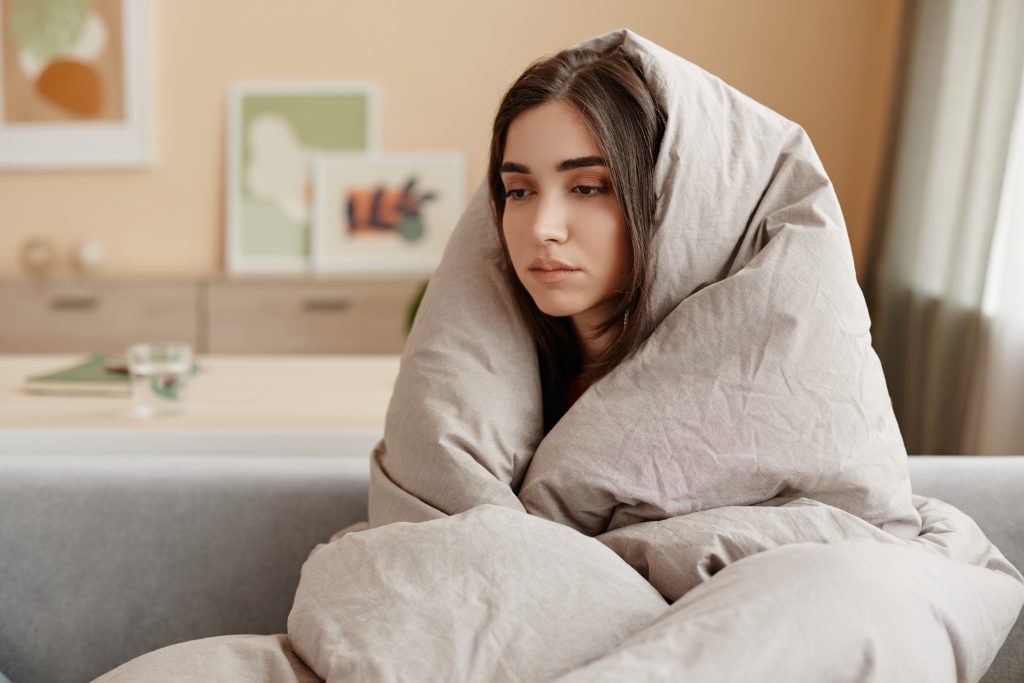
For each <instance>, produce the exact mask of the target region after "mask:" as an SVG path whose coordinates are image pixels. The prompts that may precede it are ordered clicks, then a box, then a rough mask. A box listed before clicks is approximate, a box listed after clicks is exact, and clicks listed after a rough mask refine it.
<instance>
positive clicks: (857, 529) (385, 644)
mask: <svg viewBox="0 0 1024 683" xmlns="http://www.w3.org/2000/svg"><path fill="white" fill-rule="evenodd" d="M586 45H588V46H591V47H609V46H613V45H621V46H622V47H623V49H625V50H627V51H628V52H629V53H630V54H631V55H632V56H633V57H634V58H635V59H636V60H637V61H638V62H639V63H640V65H641V67H642V69H643V71H644V74H645V78H646V79H647V81H648V83H649V84H650V85H651V88H652V90H653V91H654V93H655V96H656V97H657V99H658V101H659V103H660V105H661V107H662V109H663V111H664V112H665V114H666V117H667V130H666V135H665V139H664V143H663V146H662V149H661V153H660V157H659V163H658V168H657V182H658V185H659V193H660V196H659V207H660V208H659V218H658V223H659V227H658V233H657V238H656V242H655V258H654V268H655V284H654V290H653V297H652V301H653V303H652V305H653V311H652V312H653V315H654V319H655V321H656V326H655V327H654V329H653V330H652V332H651V335H650V337H649V339H648V340H647V341H646V343H645V344H644V346H643V347H642V348H641V350H640V351H639V352H638V353H637V354H636V355H635V356H633V357H632V358H630V359H629V360H627V361H626V362H624V363H623V364H622V365H621V366H619V367H618V368H617V369H616V370H615V371H613V372H612V373H611V374H610V375H608V376H607V377H605V378H604V379H602V380H601V381H600V382H598V383H597V384H595V385H594V386H592V387H591V388H590V389H589V390H588V391H587V392H586V393H585V394H584V395H583V396H582V397H581V398H580V400H579V401H578V402H577V403H576V404H575V405H574V406H573V407H572V408H571V409H570V411H569V412H568V413H567V414H566V415H565V417H564V418H563V419H562V420H561V421H560V422H559V423H558V424H557V425H556V426H555V427H554V429H553V430H552V431H551V432H550V433H548V434H547V435H546V436H544V435H543V433H542V415H541V405H540V386H539V379H538V370H537V361H536V357H535V353H534V351H533V347H532V344H531V342H530V339H529V338H528V336H527V333H526V331H525V328H524V327H523V325H522V324H521V322H520V320H519V319H518V317H517V313H516V311H515V308H514V305H513V303H512V299H511V295H510V294H509V293H508V292H507V291H506V289H505V285H504V282H503V279H502V274H501V271H500V268H501V265H500V264H501V261H500V258H499V257H500V251H499V250H500V246H499V242H498V239H497V233H496V230H495V227H494V225H493V223H492V220H491V217H490V213H489V209H488V206H487V197H486V194H485V191H484V188H481V190H480V191H478V192H477V194H476V196H475V197H474V198H473V200H472V201H471V204H470V206H469V208H468V209H467V211H466V213H465V215H464V217H463V219H462V221H461V222H460V224H459V226H458V228H457V229H456V232H455V234H454V235H453V237H452V239H451V241H450V242H449V246H448V250H447V252H446V254H445V257H444V260H443V263H442V265H441V268H440V269H439V270H438V272H437V273H436V275H435V276H434V277H433V279H432V280H431V285H430V288H429V290H428V292H427V296H426V298H425V300H424V303H423V306H422V308H421V311H420V315H419V318H418V319H417V322H416V326H415V328H414V330H413V333H412V335H411V337H410V339H409V343H408V345H407V349H406V352H405V355H404V357H403V361H402V369H401V372H400V374H399V378H398V381H397V384H396V387H395V392H394V396H393V399H392V402H391V405H390V408H389V411H388V417H387V426H386V430H385V438H384V440H383V441H382V442H381V444H380V445H379V446H378V447H377V449H376V450H375V452H374V453H373V455H372V464H371V466H372V470H371V488H370V509H369V528H366V529H363V530H351V531H349V532H348V533H341V534H339V535H338V536H337V537H336V538H335V539H334V540H332V542H330V543H326V544H323V545H321V546H319V547H318V548H317V549H316V550H315V551H314V552H313V554H312V555H311V556H310V558H309V560H308V561H307V562H306V564H305V566H304V567H303V571H302V579H301V582H300V585H299V588H298V591H297V594H296V596H295V603H294V606H293V609H292V613H291V616H290V618H289V622H288V633H287V635H286V636H285V635H279V636H263V637H260V636H228V637H223V638H215V639H208V640H204V641H196V642H194V643H186V644H182V645H177V646H172V647H170V648H165V649H164V650H160V651H158V652H156V653H153V654H151V655H147V656H145V657H142V658H139V659H137V660H134V661H132V662H129V663H128V664H125V665H123V666H122V667H120V668H119V669H117V670H115V671H113V672H111V673H110V674H107V675H106V676H104V677H103V678H102V679H100V680H102V681H104V682H106V683H109V682H113V681H162V680H166V681H191V680H196V681H198V680H218V681H219V680H239V681H243V680H244V681H251V680H272V681H296V680H297V681H307V680H308V681H316V680H321V679H322V680H328V681H550V680H558V681H660V680H673V681H675V680H687V681H754V680H793V681H904V680H915V681H917V680H920V681H953V680H958V681H975V680H977V679H978V678H980V676H981V675H982V674H983V673H984V671H985V670H986V669H987V667H988V665H989V663H990V662H991V661H992V658H993V657H994V656H995V654H996V652H997V651H998V648H999V646H1000V645H1001V644H1002V642H1003V640H1004V639H1005V637H1006V635H1007V633H1008V632H1009V630H1010V628H1011V627H1012V625H1013V624H1014V621H1015V620H1016V617H1017V615H1018V613H1019V611H1020V609H1021V606H1022V604H1024V580H1022V578H1021V575H1020V574H1019V573H1018V571H1017V570H1016V569H1015V568H1014V567H1012V566H1011V565H1010V564H1009V563H1008V562H1007V561H1006V560H1005V558H1004V557H1003V556H1002V555H1001V554H1000V553H999V551H998V550H997V549H996V548H995V547H994V546H993V545H992V544H991V543H990V542H989V541H988V540H987V539H986V538H985V536H984V535H983V534H982V532H981V531H980V530H979V529H978V527H977V526H976V525H975V524H974V522H973V521H972V520H971V519H970V518H968V517H967V516H965V515H964V514H963V513H961V512H959V511H958V510H956V509H955V508H953V507H951V506H949V505H947V504H945V503H942V502H941V501H938V500H934V499H928V498H923V497H919V496H914V495H912V493H911V490H910V484H909V479H908V474H907V463H906V457H907V456H906V453H905V451H904V448H903V442H902V439H901V437H900V433H899V429H898V427H897V425H896V422H895V419H894V417H893V413H892V408H891V404H890V401H889V397H888V394H887V391H886V386H885V381H884V378H883V375H882V371H881V368H880V366H879V364H878V360H877V358H876V356H875V354H874V352H873V351H872V349H871V344H870V333H869V319H868V314H867V310H866V307H865V304H864V300H863V297H862V295H861V293H860V290H859V289H858V287H857V284H856V280H855V276H854V270H853V262H852V259H851V255H850V249H849V243H848V239H847V235H846V231H845V226H844V223H843V218H842V214H841V212H840V209H839V206H838V202H837V200H836V196H835V193H834V191H833V188H832V185H831V183H830V181H829V180H828V177H827V176H826V174H825V172H824V170H823V169H822V167H821V163H820V161H819V160H818V157H817V155H816V153H815V151H814V149H813V147H812V146H811V143H810V141H809V139H808V138H807V135H806V134H805V133H804V131H803V130H802V129H801V128H800V127H799V126H797V125H795V124H794V123H792V122H790V121H788V120H786V119H784V118H783V117H781V116H779V115H778V114H775V113H774V112H772V111H770V110H768V109H766V108H764V107H762V106H761V105H759V104H757V103H755V102H753V101H752V100H750V99H748V98H746V97H745V96H743V95H742V94H741V93H739V92H737V91H736V90H734V89H732V88H730V87H729V86H728V85H726V84H724V83H723V82H722V81H720V80H719V79H717V78H716V77H714V76H712V75H710V74H708V73H706V72H704V71H702V70H700V69H699V68H698V67H696V66H694V65H692V64H690V63H689V62H686V61H685V60H683V59H681V58H679V57H677V56H676V55H673V54H671V53H669V52H667V51H665V50H663V49H661V48H660V47H658V46H657V45H654V44H653V43H650V42H649V41H646V40H645V39H643V38H641V37H639V36H637V35H636V34H633V33H631V32H629V31H617V32H614V33H610V34H607V35H604V36H600V37H598V38H594V39H592V40H590V41H587V43H586Z"/></svg>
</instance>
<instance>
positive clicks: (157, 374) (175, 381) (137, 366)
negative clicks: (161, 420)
mask: <svg viewBox="0 0 1024 683" xmlns="http://www.w3.org/2000/svg"><path fill="white" fill-rule="evenodd" d="M127 356H128V371H129V372H130V373H131V376H132V405H133V407H132V412H133V413H134V414H135V416H136V417H155V416H158V415H181V414H183V413H184V412H185V406H186V398H187V392H188V379H189V376H190V375H191V374H192V348H191V347H190V346H189V345H188V344H179V343H173V342H169V343H157V344H137V345H135V346H133V347H131V348H130V349H128V353H127Z"/></svg>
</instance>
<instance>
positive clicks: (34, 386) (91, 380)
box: [22, 353, 132, 396]
mask: <svg viewBox="0 0 1024 683" xmlns="http://www.w3.org/2000/svg"><path fill="white" fill-rule="evenodd" d="M108 365H110V366H111V367H114V366H117V365H121V367H123V363H118V359H117V358H115V357H110V356H107V355H106V354H103V353H96V354H93V355H91V356H89V357H88V358H86V359H85V360H84V361H82V362H81V363H78V364H77V365H72V366H71V367H68V368H64V369H62V370H57V371H55V372H50V373H47V374H45V375H35V376H33V377H29V378H28V379H26V380H25V384H24V385H23V387H22V389H23V390H24V391H25V392H27V393H29V394H51V395H59V396H128V395H130V394H131V388H132V387H131V378H130V377H129V375H128V374H127V373H126V372H124V371H123V370H119V371H114V370H108V369H107V367H108Z"/></svg>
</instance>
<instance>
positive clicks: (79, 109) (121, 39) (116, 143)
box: [0, 0, 153, 169]
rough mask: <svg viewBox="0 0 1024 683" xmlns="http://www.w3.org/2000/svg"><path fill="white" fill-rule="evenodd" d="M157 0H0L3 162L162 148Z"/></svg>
mask: <svg viewBox="0 0 1024 683" xmlns="http://www.w3.org/2000/svg"><path fill="white" fill-rule="evenodd" d="M151 34H152V29H151V24H150V3H149V0H47V1H46V2H25V1H24V0H0V168H29V169H48V168H97V169H99V168H129V167H142V166H146V165H147V164H149V163H150V161H151V160H152V157H153V143H152V120H151V118H152V111H151V108H152V107H151V101H150V96H151V93H150V83H151V81H152V70H151V61H152V55H151V51H152V39H151Z"/></svg>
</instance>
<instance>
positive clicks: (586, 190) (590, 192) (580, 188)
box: [572, 185, 605, 197]
mask: <svg viewBox="0 0 1024 683" xmlns="http://www.w3.org/2000/svg"><path fill="white" fill-rule="evenodd" d="M572 191H573V192H575V193H576V194H581V195H583V196H584V197H593V196H595V195H599V194H604V192H605V189H604V188H603V187H601V186H599V185H577V186H576V187H574V188H572Z"/></svg>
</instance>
